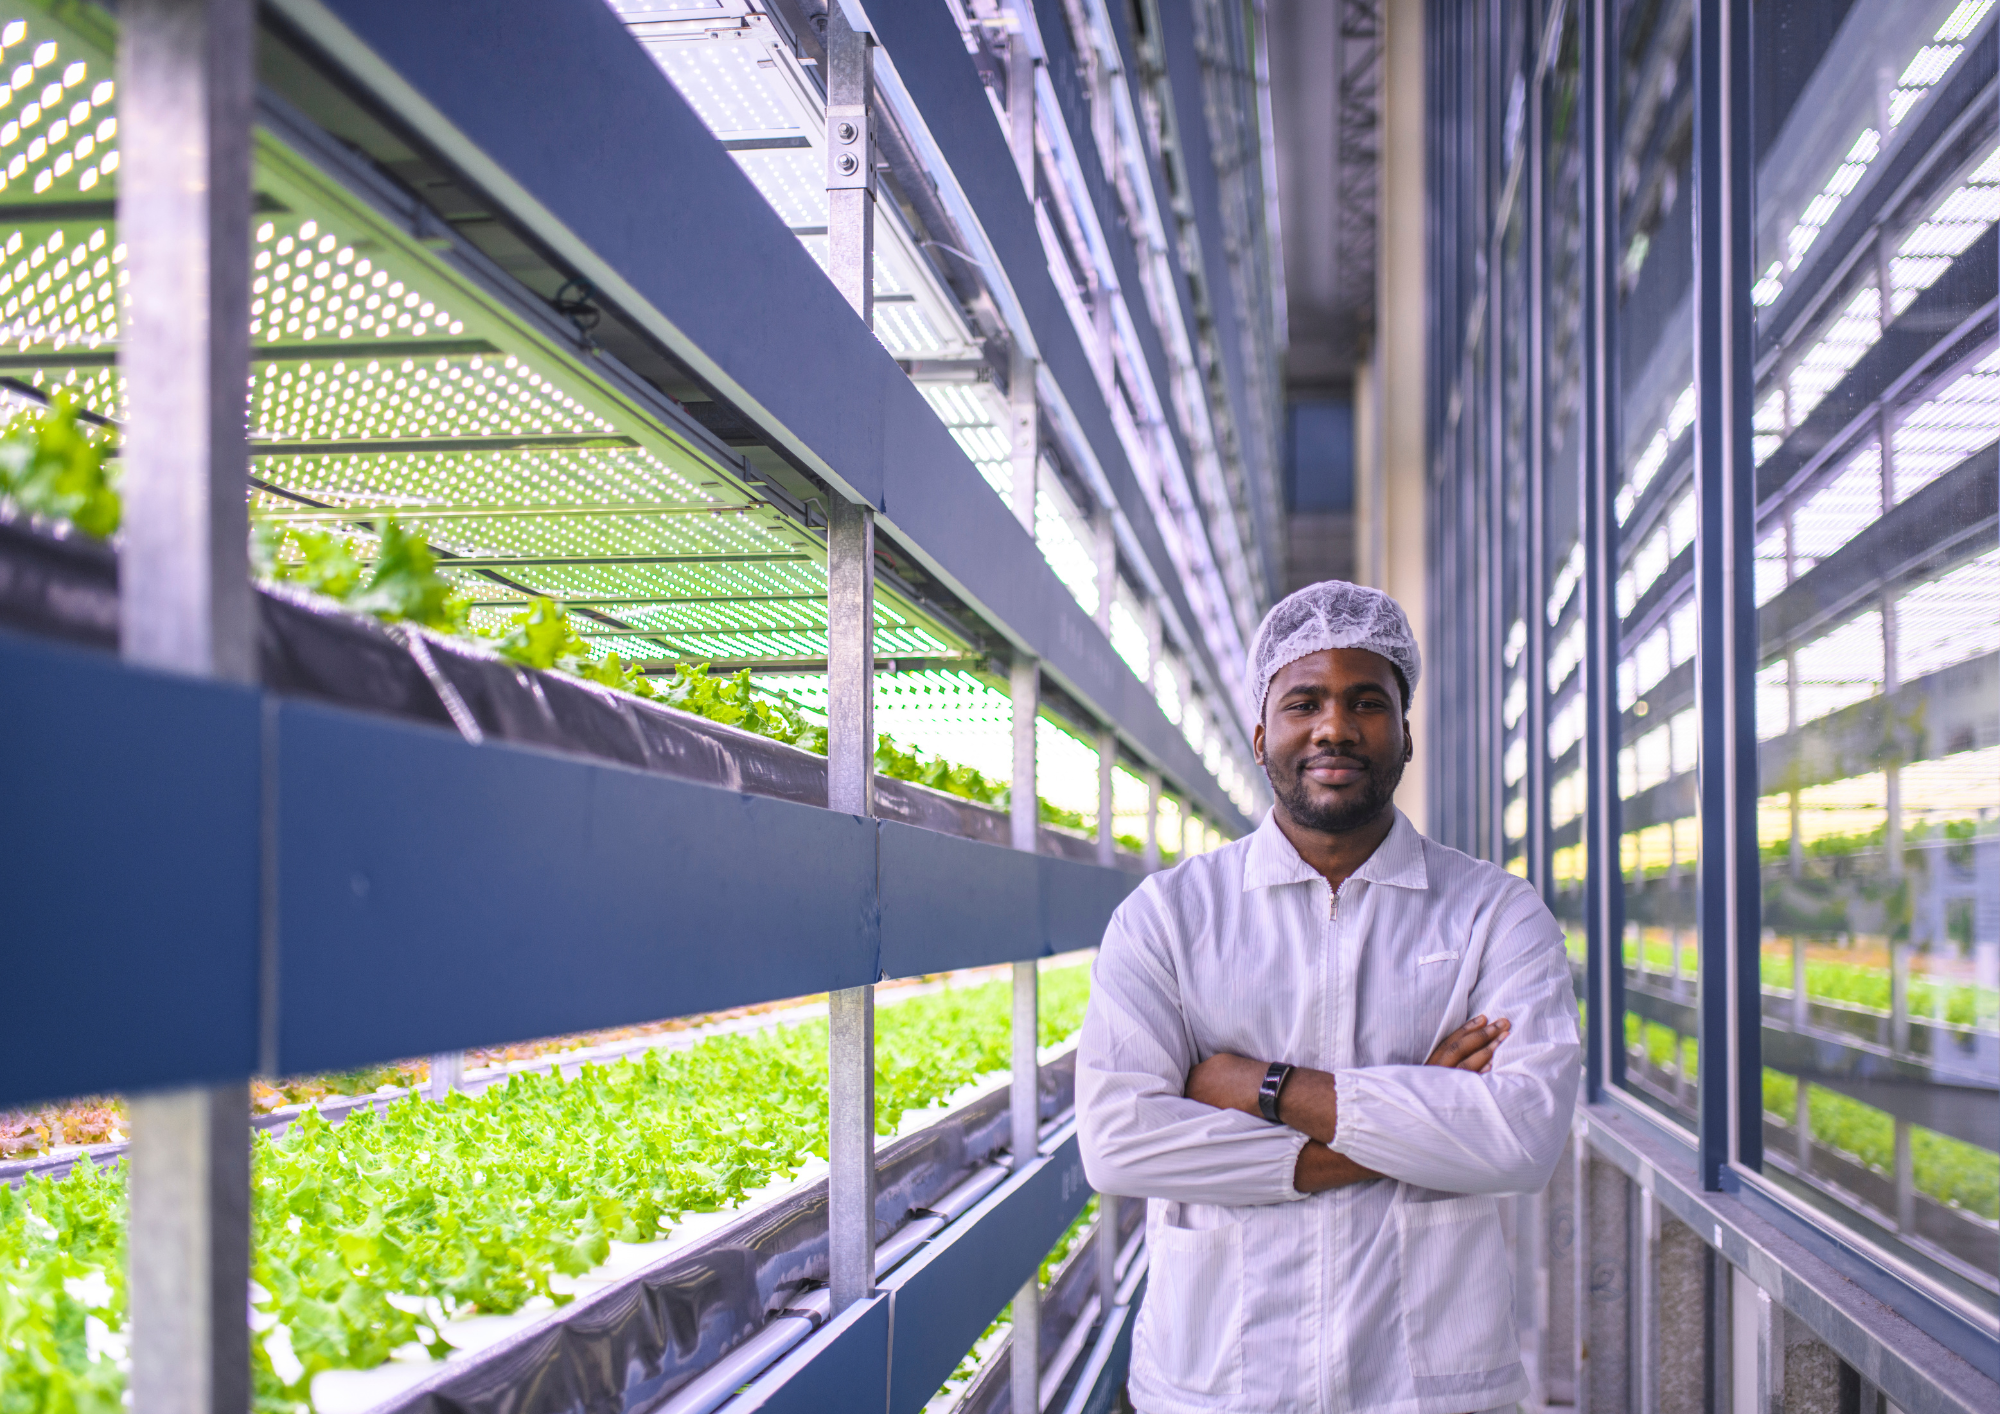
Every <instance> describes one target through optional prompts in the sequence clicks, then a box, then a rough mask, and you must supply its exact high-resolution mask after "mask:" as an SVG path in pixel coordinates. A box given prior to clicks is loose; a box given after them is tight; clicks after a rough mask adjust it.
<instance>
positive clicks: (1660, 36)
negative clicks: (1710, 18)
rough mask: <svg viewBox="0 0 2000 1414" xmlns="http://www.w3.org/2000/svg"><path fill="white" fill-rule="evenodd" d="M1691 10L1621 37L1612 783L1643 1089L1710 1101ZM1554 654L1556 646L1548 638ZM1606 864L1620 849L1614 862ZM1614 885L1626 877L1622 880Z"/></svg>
mask: <svg viewBox="0 0 2000 1414" xmlns="http://www.w3.org/2000/svg"><path fill="white" fill-rule="evenodd" d="M1691 37H1692V32H1691V30H1690V28H1689V25H1688V11H1687V10H1685V9H1683V8H1680V7H1675V6H1633V7H1631V8H1630V9H1629V10H1628V11H1627V13H1626V17H1625V19H1624V21H1623V23H1622V26H1621V28H1620V29H1619V31H1618V33H1617V35H1616V53H1615V56H1614V60H1613V62H1614V63H1615V65H1616V72H1615V74H1614V79H1615V83H1616V90H1615V92H1616V99H1617V108H1616V118H1615V121H1614V123H1613V127H1612V133H1613V136H1612V141H1613V143H1614V144H1615V150H1616V151H1617V153H1618V154H1619V160H1618V162H1617V171H1618V178H1617V184H1616V189H1615V193H1614V195H1615V200H1616V206H1615V208H1614V210H1613V212H1612V213H1611V215H1612V230H1613V233H1614V235H1613V239H1614V240H1615V242H1616V245H1615V248H1614V249H1613V250H1611V251H1609V252H1607V253H1606V259H1607V261H1608V262H1609V263H1610V265H1611V270H1610V272H1609V283H1610V284H1611V286H1612V291H1611V295H1610V298H1612V299H1613V300H1615V306H1614V308H1615V311H1616V312H1615V316H1614V321H1613V323H1614V327H1615V329H1616V331H1617V340H1618V345H1617V348H1616V350H1615V351H1614V352H1615V363H1614V367H1615V369H1616V372H1615V374H1614V375H1613V382H1612V386H1611V388H1610V389H1609V395H1608V401H1609V403H1610V407H1609V410H1608V411H1609V416H1610V426H1611V447H1612V465H1611V466H1610V467H1609V468H1608V473H1609V486H1610V491H1611V494H1610V497H1609V501H1610V506H1611V514H1612V516H1613V517H1614V519H1615V522H1616V529H1615V536H1614V539H1615V543H1616V544H1617V546H1618V557H1617V566H1616V569H1617V576H1616V585H1615V605H1614V609H1615V612H1616V615H1617V618H1618V632H1617V638H1618V655H1617V661H1616V666H1615V669H1614V671H1613V683H1612V690H1611V692H1610V693H1609V696H1610V699H1611V701H1610V702H1609V704H1608V710H1611V711H1613V712H1614V713H1615V714H1616V719H1615V726H1614V730H1613V740H1614V743H1615V745H1616V748H1617V759H1616V764H1615V769H1614V770H1613V772H1612V774H1613V776H1614V781H1613V785H1614V787H1615V789H1616V790H1617V792H1618V795H1619V799H1620V802H1621V806H1620V809H1621V815H1620V824H1619V828H1620V832H1621V833H1620V840H1619V853H1620V859H1619V862H1618V869H1619V875H1618V877H1619V879H1620V880H1622V888H1623V904H1624V907H1623V916H1624V927H1623V934H1622V937H1620V938H1619V939H1617V940H1616V942H1615V944H1614V946H1615V947H1616V948H1617V949H1618V951H1619V952H1620V953H1621V954H1622V964H1623V968H1624V984H1625V1014H1624V1016H1623V1017H1622V1018H1619V1019H1618V1020H1617V1021H1616V1022H1615V1023H1614V1025H1615V1027H1617V1028H1619V1029H1621V1030H1622V1038H1623V1042H1624V1052H1623V1054H1624V1079H1625V1084H1626V1086H1627V1087H1628V1090H1629V1091H1630V1093H1632V1094H1634V1095H1636V1096H1637V1097H1639V1098H1640V1099H1642V1100H1643V1101H1645V1102H1646V1103H1648V1104H1650V1105H1653V1106H1655V1107H1657V1108H1660V1109H1662V1110H1664V1111H1665V1112H1667V1113H1668V1114H1669V1115H1671V1116H1672V1117H1673V1118H1675V1119H1676V1120H1678V1121H1680V1122H1681V1123H1684V1124H1686V1125H1688V1126H1689V1127H1692V1126H1693V1124H1694V1120H1695V1114H1696V1095H1695V1074H1696V1049H1697V1048H1696V1044H1695V1014H1696V1008H1695V997H1696V990H1697V988H1698V986H1699V983H1700V976H1699V970H1698V968H1697V966H1696V956H1697V949H1696V937H1695V862H1696V858H1697V855H1698V852H1699V849H1700V838H1699V832H1698V831H1697V829H1696V820H1695V790H1694V781H1695V774H1694V773H1695V742H1696V734H1695V730H1694V725H1695V712H1694V650H1695V642H1694V627H1695V623H1694V549H1693V546H1694V458H1693V450H1694V438H1693V435H1692V432H1693V425H1694V412H1695V393H1694V364H1693V337H1692V335H1693V329H1694V307H1693V289H1694V281H1693V272H1694V228H1693V223H1692V220H1691V212H1692V207H1693V200H1692V199H1693V195H1694V189H1693V167H1692V158H1693V152H1692V136H1693V111H1694V110H1693V96H1694V95H1693V69H1692V64H1693V53H1692V50H1691V47H1690V41H1691ZM1551 648H1552V652H1553V651H1554V648H1555V643H1554V642H1552V644H1551ZM1607 864H1608V861H1607ZM1607 883H1608V884H1610V885H1611V886H1613V887H1617V886H1618V885H1617V884H1616V883H1615V882H1613V881H1611V880H1607Z"/></svg>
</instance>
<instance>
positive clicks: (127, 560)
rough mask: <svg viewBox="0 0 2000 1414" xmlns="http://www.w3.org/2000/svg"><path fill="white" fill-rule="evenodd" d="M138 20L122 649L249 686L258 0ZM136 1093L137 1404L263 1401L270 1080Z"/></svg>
mask: <svg viewBox="0 0 2000 1414" xmlns="http://www.w3.org/2000/svg"><path fill="white" fill-rule="evenodd" d="M119 20H120V26H121V29H120V42H119V51H118V87H119V102H120V110H121V111H120V115H119V116H120V119H121V125H122V127H123V129H124V134H123V137H122V139H121V140H122V142H123V144H124V148H125V160H124V171H123V172H122V173H121V174H120V177H119V194H118V205H117V212H118V220H119V229H120V233H121V236H122V238H123V239H124V241H125V243H126V249H127V261H126V269H127V270H128V271H129V272H130V278H131V284H130V286H129V296H128V298H129V301H130V303H129V306H128V308H129V311H130V312H129V315H128V326H127V336H126V339H125V342H124V347H123V350H122V358H121V362H122V367H123V372H124V375H125V388H126V398H127V408H128V419H129V420H128V423H127V431H128V432H129V434H130V440H129V442H128V443H127V445H128V446H129V449H130V453H129V455H127V456H126V457H125V458H124V459H123V461H124V484H123V488H122V489H123V492H124V496H125V512H126V521H125V530H124V536H125V543H124V546H123V550H122V554H121V557H120V575H121V579H122V588H123V592H122V593H121V595H120V596H119V613H120V624H119V643H120V650H121V652H122V653H123V655H124V657H125V658H127V659H128V660H131V661H133V662H136V663H142V664H146V665H148V666H152V667H157V668H165V669H168V670H171V671H174V672H180V673H187V674H192V675H195V676H201V677H215V678H222V679H224V680H227V681H231V682H239V683H248V682H252V681H254V680H255V675H256V660H255V638H254V630H253V627H252V599H251V594H250V566H249V556H248V542H249V522H248V519H247V517H246V515H245V513H244V500H245V495H244V493H245V488H246V486H247V479H246V478H247V476H248V472H249V467H248V462H247V459H246V456H245V450H244V438H243V389H244V387H245V385H246V384H247V383H248V381H249V357H250V336H249V325H250V310H249V303H250V291H249V269H250V248H249V247H250V115H251V91H252V89H251V83H252V81H251V73H252V58H251V55H252V24H253V10H252V7H251V5H250V4H249V3H248V0H132V3H129V4H126V5H124V6H122V7H121V8H120V11H119ZM162 941H163V943H164V942H165V940H162ZM130 1106H131V1126H132V1148H131V1165H132V1180H131V1238H130V1242H129V1249H128V1250H129V1257H128V1260H129V1263H130V1267H129V1283H130V1284H129V1292H130V1300H131V1329H132V1374H131V1397H132V1400H133V1403H134V1405H135V1407H136V1408H138V1409H141V1410H144V1411H146V1414H242V1411H244V1410H247V1409H248V1408H249V1405H250V1332H249V1324H248V1322H247V1320H246V1305H247V1296H248V1291H249V1282H250V1144H249V1137H250V1136H249V1120H250V1096H249V1087H248V1085H247V1084H246V1083H245V1082H243V1081H236V1082H233V1083H230V1084H225V1085H222V1086H219V1087H216V1088H213V1089H187V1090H173V1091H165V1092H158V1093H154V1094H148V1095H136V1096H133V1097H132V1099H131V1101H130Z"/></svg>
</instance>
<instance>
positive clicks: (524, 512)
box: [250, 504, 764, 524]
mask: <svg viewBox="0 0 2000 1414" xmlns="http://www.w3.org/2000/svg"><path fill="white" fill-rule="evenodd" d="M760 509H764V508H763V507H758V506H716V505H701V506H690V505H686V504H679V505H674V504H668V505H637V506H467V505H452V506H397V505H386V504H385V505H366V506H332V507H328V508H325V509H321V508H319V507H313V506H301V507H298V508H297V509H293V508H290V507H285V508H282V509H279V508H260V507H252V508H251V511H250V518H251V519H252V520H264V521H283V522H285V523H287V524H318V523H336V522H341V521H356V520H386V519H388V518H390V517H392V516H393V517H395V518H397V519H400V520H406V521H417V520H500V519H519V518H523V517H537V518H539V517H544V516H546V517H548V518H550V519H557V518H561V517H568V516H593V517H594V516H606V517H608V516H671V515H744V514H746V513H748V512H750V511H755V510H760Z"/></svg>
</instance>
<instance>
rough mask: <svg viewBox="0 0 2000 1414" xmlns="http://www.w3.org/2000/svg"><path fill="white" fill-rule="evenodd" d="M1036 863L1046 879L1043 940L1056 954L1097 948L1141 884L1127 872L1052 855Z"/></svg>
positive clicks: (1043, 857) (1044, 856)
mask: <svg viewBox="0 0 2000 1414" xmlns="http://www.w3.org/2000/svg"><path fill="white" fill-rule="evenodd" d="M1035 862H1036V864H1037V865H1038V866H1039V867H1040V870H1041V876H1042V877H1041V890H1042V937H1043V938H1044V939H1045V940H1046V941H1047V943H1048V950H1049V951H1050V952H1052V953H1059V952H1071V951H1074V950H1075V949H1077V948H1094V947H1096V946H1097V945H1098V944H1099V943H1101V942H1103V941H1104V927H1105V925H1106V924H1107V923H1109V922H1110V921H1111V915H1112V913H1113V912H1114V911H1115V910H1116V909H1117V907H1118V905H1119V904H1121V903H1123V902H1124V901H1125V896H1126V895H1127V894H1129V893H1131V892H1132V890H1134V889H1136V888H1138V887H1139V880H1138V879H1137V878H1136V877H1135V876H1134V875H1131V874H1127V873H1126V872H1125V871H1124V870H1123V869H1106V868H1103V867H1102V866H1100V865H1096V864H1079V863H1078V862H1077V861H1075V860H1073V859H1051V858H1050V857H1049V856H1048V855H1043V856H1041V857H1040V858H1039V859H1037V860H1036V861H1035Z"/></svg>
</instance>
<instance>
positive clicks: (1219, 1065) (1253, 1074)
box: [1187, 1016, 1513, 1193]
mask: <svg viewBox="0 0 2000 1414" xmlns="http://www.w3.org/2000/svg"><path fill="white" fill-rule="evenodd" d="M1512 1029H1513V1028H1512V1026H1511V1024H1510V1023H1509V1022H1508V1020H1507V1018H1506V1017H1504V1016H1503V1017H1500V1018H1498V1019H1497V1020H1493V1021H1488V1020H1487V1019H1486V1018H1485V1017H1484V1016H1475V1017H1473V1018H1472V1020H1470V1021H1468V1022H1466V1023H1465V1025H1463V1026H1461V1027H1459V1028H1458V1030H1456V1031H1454V1032H1452V1033H1451V1034H1450V1035H1449V1036H1447V1037H1445V1038H1444V1039H1443V1040H1442V1041H1440V1042H1438V1044H1437V1049H1435V1050H1433V1051H1432V1052H1431V1053H1430V1057H1429V1059H1427V1060H1426V1061H1425V1062H1424V1064H1425V1065H1437V1066H1443V1067H1445V1068H1446V1069H1449V1070H1469V1071H1472V1072H1473V1073H1474V1074H1484V1073H1485V1072H1487V1071H1489V1070H1491V1069H1492V1068H1493V1053H1494V1052H1495V1051H1497V1050H1498V1049H1499V1048H1500V1043H1501V1042H1502V1041H1504V1040H1506V1039H1507V1033H1508V1032H1509V1031H1510V1030H1512ZM1268 1069H1270V1066H1269V1064H1268V1063H1267V1062H1265V1061H1255V1060H1250V1059H1248V1058H1247V1057H1244V1056H1235V1055H1230V1054H1228V1053H1226V1052H1218V1053H1216V1054H1215V1055H1212V1056H1210V1057H1209V1058H1208V1059H1207V1060H1205V1061H1202V1062H1201V1063H1200V1064H1199V1065H1197V1066H1196V1067H1195V1068H1194V1069H1193V1070H1191V1071H1189V1072H1188V1078H1187V1097H1188V1098H1189V1099H1190V1100H1199V1101H1201V1103H1203V1104H1204V1105H1214V1106H1215V1107H1216V1108H1217V1109H1219V1110H1241V1111H1243V1113H1245V1114H1248V1115H1257V1116H1258V1117H1259V1118H1261V1117H1262V1113H1261V1111H1259V1110H1258V1108H1257V1090H1258V1087H1259V1086H1261V1085H1262V1084H1263V1083H1264V1072H1265V1071H1266V1070H1268ZM1278 1119H1279V1120H1280V1121H1281V1122H1282V1123H1284V1124H1285V1125H1287V1126H1289V1127H1290V1128H1293V1129H1296V1130H1298V1131H1299V1132H1300V1133H1301V1134H1304V1135H1306V1136H1307V1137H1308V1138H1309V1139H1311V1140H1313V1141H1314V1142H1312V1143H1310V1144H1308V1145H1306V1147H1305V1148H1304V1149H1303V1150H1301V1151H1300V1153H1299V1163H1298V1169H1297V1171H1296V1172H1295V1174H1294V1176H1293V1180H1292V1186H1293V1187H1295V1188H1297V1189H1298V1190H1299V1192H1301V1193H1323V1192H1325V1191H1326V1190H1327V1189H1330V1188H1342V1187H1345V1186H1346V1185H1347V1184H1350V1183H1362V1182H1365V1181H1367V1180H1368V1179H1371V1178H1380V1177H1381V1176H1382V1175H1381V1174H1379V1173H1376V1172H1375V1171H1374V1170H1373V1169H1366V1168H1363V1167H1361V1165H1359V1164H1357V1163H1355V1162H1354V1161H1353V1160H1352V1159H1350V1158H1348V1157H1347V1156H1346V1155H1345V1154H1340V1153H1336V1152H1334V1151H1333V1150H1332V1149H1330V1148H1328V1147H1327V1146H1328V1145H1329V1144H1331V1143H1332V1142H1333V1136H1334V1133H1335V1130H1336V1129H1337V1127H1338V1124H1339V1105H1338V1096H1337V1094H1336V1091H1335V1086H1334V1079H1333V1077H1332V1076H1331V1075H1329V1074H1328V1073H1327V1072H1326V1071H1323V1070H1309V1069H1307V1068H1306V1067H1304V1066H1299V1067H1297V1068H1296V1069H1294V1070H1293V1071H1292V1074H1291V1078H1290V1079H1288V1080H1286V1081H1285V1088H1284V1089H1283V1090H1282V1091H1280V1092H1279V1095H1278Z"/></svg>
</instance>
